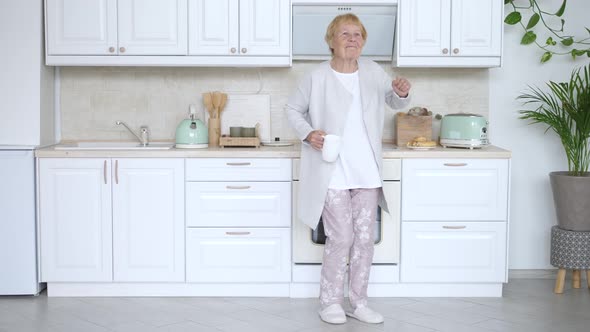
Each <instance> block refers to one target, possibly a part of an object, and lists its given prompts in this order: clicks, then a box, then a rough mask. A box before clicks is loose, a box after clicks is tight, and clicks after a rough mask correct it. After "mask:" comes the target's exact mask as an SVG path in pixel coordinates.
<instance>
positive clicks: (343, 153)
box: [328, 70, 381, 189]
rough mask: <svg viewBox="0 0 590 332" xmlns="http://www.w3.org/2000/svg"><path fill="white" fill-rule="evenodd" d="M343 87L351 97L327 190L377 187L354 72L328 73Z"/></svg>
mask: <svg viewBox="0 0 590 332" xmlns="http://www.w3.org/2000/svg"><path fill="white" fill-rule="evenodd" d="M332 71H333V72H334V74H335V75H336V77H338V80H339V81H340V82H341V83H342V85H343V86H344V88H346V90H347V91H348V92H350V93H351V94H352V104H351V105H350V110H349V112H348V118H347V119H346V124H345V125H344V131H343V134H342V144H341V148H340V156H339V158H338V160H336V162H335V163H336V168H335V170H334V173H333V175H332V179H331V180H330V185H329V186H328V187H329V188H330V189H355V188H378V187H381V177H380V176H379V169H378V167H377V163H376V161H375V157H374V155H373V150H372V148H371V144H370V143H369V136H368V134H367V129H366V128H365V122H364V121H363V108H362V104H361V91H360V84H359V75H358V71H356V72H354V73H350V74H348V73H347V74H345V73H339V72H337V71H335V70H332Z"/></svg>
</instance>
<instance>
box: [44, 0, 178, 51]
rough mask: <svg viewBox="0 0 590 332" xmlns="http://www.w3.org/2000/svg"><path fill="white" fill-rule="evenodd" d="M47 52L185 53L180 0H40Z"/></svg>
mask: <svg viewBox="0 0 590 332" xmlns="http://www.w3.org/2000/svg"><path fill="white" fill-rule="evenodd" d="M46 4H47V6H46V19H47V54H48V55H121V56H125V55H185V54H186V52H187V3H186V0H147V1H146V0H89V1H84V2H81V1H75V0H46Z"/></svg>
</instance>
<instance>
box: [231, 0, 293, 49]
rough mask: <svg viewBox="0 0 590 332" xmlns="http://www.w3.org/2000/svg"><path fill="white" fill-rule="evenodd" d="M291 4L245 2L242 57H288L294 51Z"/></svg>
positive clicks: (273, 0) (242, 3) (260, 0)
mask: <svg viewBox="0 0 590 332" xmlns="http://www.w3.org/2000/svg"><path fill="white" fill-rule="evenodd" d="M290 13H291V11H290V5H289V1H276V0H241V1H240V48H239V53H240V54H241V55H284V56H289V48H290V44H291V43H290V35H291V34H290V26H291V19H290V15H291V14H290Z"/></svg>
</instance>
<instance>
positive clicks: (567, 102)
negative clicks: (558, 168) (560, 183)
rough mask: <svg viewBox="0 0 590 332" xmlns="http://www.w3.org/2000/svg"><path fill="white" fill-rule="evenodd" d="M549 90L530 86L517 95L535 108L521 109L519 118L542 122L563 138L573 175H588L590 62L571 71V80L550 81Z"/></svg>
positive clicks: (562, 141)
mask: <svg viewBox="0 0 590 332" xmlns="http://www.w3.org/2000/svg"><path fill="white" fill-rule="evenodd" d="M547 87H548V88H549V91H543V90H541V89H539V88H536V87H531V86H529V87H528V91H526V92H525V93H523V94H522V95H520V96H518V99H519V100H522V101H523V102H524V104H525V105H528V104H532V105H538V106H537V108H536V109H534V110H521V111H519V113H520V115H521V116H520V118H521V119H525V120H530V121H531V123H543V124H545V125H547V126H548V127H547V130H546V131H545V132H547V131H548V130H549V129H551V130H553V131H554V132H555V133H556V134H557V135H558V136H559V138H560V139H561V144H562V145H563V148H564V149H565V153H566V156H567V162H568V170H569V172H570V173H571V175H574V176H580V175H584V174H585V173H586V174H587V172H588V166H589V165H590V64H589V65H587V66H585V67H583V70H582V69H581V68H577V69H574V70H573V71H572V74H571V77H570V79H569V82H564V83H556V82H553V81H549V83H547Z"/></svg>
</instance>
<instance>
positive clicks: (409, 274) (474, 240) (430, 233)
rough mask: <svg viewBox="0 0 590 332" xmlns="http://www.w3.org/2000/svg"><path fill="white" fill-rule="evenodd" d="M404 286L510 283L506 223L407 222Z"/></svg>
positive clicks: (404, 243) (404, 242) (402, 258)
mask: <svg viewBox="0 0 590 332" xmlns="http://www.w3.org/2000/svg"><path fill="white" fill-rule="evenodd" d="M401 250H402V257H401V281H402V282H506V223H503V222H471V223H463V222H403V223H402V249H401Z"/></svg>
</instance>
